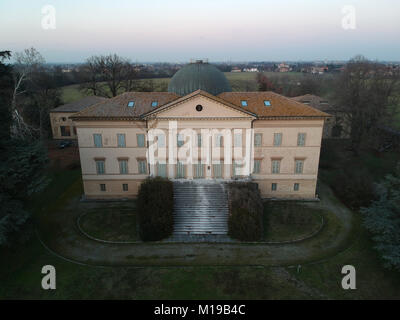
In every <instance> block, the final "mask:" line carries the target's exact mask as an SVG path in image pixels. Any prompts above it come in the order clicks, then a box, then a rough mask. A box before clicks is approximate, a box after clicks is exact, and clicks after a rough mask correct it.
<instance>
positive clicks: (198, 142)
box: [197, 133, 202, 147]
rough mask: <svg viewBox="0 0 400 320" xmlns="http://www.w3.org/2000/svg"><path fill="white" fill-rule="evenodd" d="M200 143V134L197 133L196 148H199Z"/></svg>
mask: <svg viewBox="0 0 400 320" xmlns="http://www.w3.org/2000/svg"><path fill="white" fill-rule="evenodd" d="M201 142H202V140H201V133H198V134H197V146H198V147H201Z"/></svg>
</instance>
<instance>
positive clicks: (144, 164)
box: [137, 159, 147, 174]
mask: <svg viewBox="0 0 400 320" xmlns="http://www.w3.org/2000/svg"><path fill="white" fill-rule="evenodd" d="M142 163H143V168H144V170H141V169H142V167H141V164H142ZM137 164H138V173H139V174H147V161H146V160H144V159H138V160H137Z"/></svg>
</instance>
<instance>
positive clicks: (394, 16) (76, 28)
mask: <svg viewBox="0 0 400 320" xmlns="http://www.w3.org/2000/svg"><path fill="white" fill-rule="evenodd" d="M47 5H50V6H52V7H51V8H54V9H55V12H54V15H52V11H51V10H50V11H46V6H47ZM349 6H350V9H349ZM346 8H347V9H346ZM42 10H45V11H44V12H42ZM343 10H344V11H343ZM349 10H350V11H349ZM353 13H354V14H353ZM52 17H54V18H55V19H54V20H52ZM52 22H54V23H52ZM43 23H44V24H43ZM344 26H345V27H344ZM49 27H50V28H49ZM53 27H54V28H53ZM399 39H400V1H399V0H344V1H343V0H279V1H278V0H229V1H228V0H197V1H192V0H68V1H67V0H53V1H52V0H45V1H42V0H0V51H1V50H11V51H13V52H15V51H21V50H23V49H25V48H29V47H32V46H33V47H35V48H36V49H37V50H38V51H39V52H40V53H41V54H42V55H43V57H44V58H45V59H46V61H47V62H66V63H67V62H71V63H72V62H83V61H84V60H85V59H87V58H88V57H90V56H92V55H99V54H108V53H116V54H118V55H120V56H122V57H125V58H128V59H130V60H131V61H132V62H188V61H189V60H190V59H201V58H208V59H209V61H210V62H227V61H310V60H347V59H350V58H352V57H354V56H355V55H358V54H362V55H364V56H366V57H367V58H369V59H373V60H375V59H377V60H386V61H399V60H400V41H399Z"/></svg>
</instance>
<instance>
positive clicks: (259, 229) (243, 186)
mask: <svg viewBox="0 0 400 320" xmlns="http://www.w3.org/2000/svg"><path fill="white" fill-rule="evenodd" d="M229 208H230V210H229V211H230V214H229V219H228V227H229V235H230V236H231V237H232V238H236V239H239V240H242V241H257V240H260V239H262V238H263V234H264V227H263V208H264V207H263V203H262V199H261V196H260V191H259V190H258V185H257V184H255V183H233V184H230V185H229Z"/></svg>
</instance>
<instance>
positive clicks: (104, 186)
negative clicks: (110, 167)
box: [100, 183, 106, 191]
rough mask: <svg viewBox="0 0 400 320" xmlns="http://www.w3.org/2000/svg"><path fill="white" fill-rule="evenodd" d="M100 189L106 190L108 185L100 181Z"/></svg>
mask: <svg viewBox="0 0 400 320" xmlns="http://www.w3.org/2000/svg"><path fill="white" fill-rule="evenodd" d="M100 191H106V185H105V184H104V183H100Z"/></svg>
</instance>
